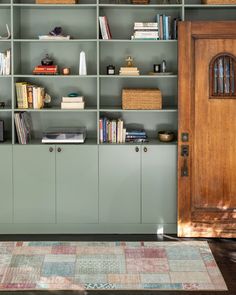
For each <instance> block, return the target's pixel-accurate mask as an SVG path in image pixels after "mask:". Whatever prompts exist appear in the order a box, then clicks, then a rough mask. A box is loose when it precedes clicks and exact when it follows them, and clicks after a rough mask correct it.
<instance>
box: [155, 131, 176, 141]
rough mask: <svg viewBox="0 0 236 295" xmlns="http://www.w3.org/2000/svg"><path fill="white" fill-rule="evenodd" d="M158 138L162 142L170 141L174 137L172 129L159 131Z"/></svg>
mask: <svg viewBox="0 0 236 295" xmlns="http://www.w3.org/2000/svg"><path fill="white" fill-rule="evenodd" d="M158 138H159V140H160V141H162V142H170V141H172V140H173V139H174V132H173V131H159V132H158Z"/></svg>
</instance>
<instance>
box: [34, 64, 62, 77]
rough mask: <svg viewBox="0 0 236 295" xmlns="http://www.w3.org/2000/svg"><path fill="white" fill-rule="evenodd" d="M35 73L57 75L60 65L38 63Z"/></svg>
mask: <svg viewBox="0 0 236 295" xmlns="http://www.w3.org/2000/svg"><path fill="white" fill-rule="evenodd" d="M33 74H34V75H57V74H58V67H57V65H52V66H42V65H38V66H36V67H35V68H34V70H33Z"/></svg>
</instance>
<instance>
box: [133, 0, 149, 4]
mask: <svg viewBox="0 0 236 295" xmlns="http://www.w3.org/2000/svg"><path fill="white" fill-rule="evenodd" d="M131 3H132V4H149V3H150V0H131Z"/></svg>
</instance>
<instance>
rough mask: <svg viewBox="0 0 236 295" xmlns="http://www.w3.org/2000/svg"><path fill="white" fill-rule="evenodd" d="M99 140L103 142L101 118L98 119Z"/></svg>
mask: <svg viewBox="0 0 236 295" xmlns="http://www.w3.org/2000/svg"><path fill="white" fill-rule="evenodd" d="M99 141H100V143H102V142H103V119H100V120H99Z"/></svg>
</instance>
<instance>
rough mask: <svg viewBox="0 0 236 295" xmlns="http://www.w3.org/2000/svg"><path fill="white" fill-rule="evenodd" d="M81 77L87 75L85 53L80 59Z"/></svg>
mask: <svg viewBox="0 0 236 295" xmlns="http://www.w3.org/2000/svg"><path fill="white" fill-rule="evenodd" d="M79 75H80V76H85V75H87V66H86V56H85V52H84V51H81V52H80V59H79Z"/></svg>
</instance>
